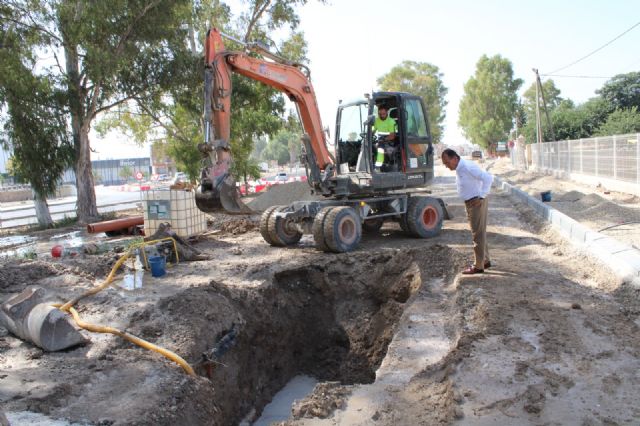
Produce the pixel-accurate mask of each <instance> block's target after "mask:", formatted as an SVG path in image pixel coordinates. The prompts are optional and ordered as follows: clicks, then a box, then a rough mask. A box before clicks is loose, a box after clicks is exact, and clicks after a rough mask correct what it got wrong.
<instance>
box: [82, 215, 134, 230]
mask: <svg viewBox="0 0 640 426" xmlns="http://www.w3.org/2000/svg"><path fill="white" fill-rule="evenodd" d="M139 225H144V217H142V216H135V217H128V218H124V219H115V220H105V221H104V222H96V223H90V224H88V225H87V232H88V233H90V234H95V233H98V232H111V231H120V230H130V229H135V227H136V226H139Z"/></svg>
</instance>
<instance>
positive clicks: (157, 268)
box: [149, 256, 167, 278]
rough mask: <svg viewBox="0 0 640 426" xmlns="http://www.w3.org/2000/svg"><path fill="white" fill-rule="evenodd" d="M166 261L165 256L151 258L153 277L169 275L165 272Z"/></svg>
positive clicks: (150, 265) (150, 264)
mask: <svg viewBox="0 0 640 426" xmlns="http://www.w3.org/2000/svg"><path fill="white" fill-rule="evenodd" d="M165 266H166V259H165V257H164V256H149V267H150V268H151V276H153V277H156V278H157V277H161V276H163V275H164V274H166V273H167V271H166V270H165Z"/></svg>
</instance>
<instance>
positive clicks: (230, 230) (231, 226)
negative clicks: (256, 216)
mask: <svg viewBox="0 0 640 426" xmlns="http://www.w3.org/2000/svg"><path fill="white" fill-rule="evenodd" d="M257 227H258V221H257V220H253V219H252V218H242V219H236V220H230V221H228V222H224V223H222V224H220V227H219V228H218V229H220V231H221V232H223V233H225V234H233V235H238V234H244V233H247V232H249V231H253V230H254V229H256V228H257Z"/></svg>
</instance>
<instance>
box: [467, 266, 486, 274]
mask: <svg viewBox="0 0 640 426" xmlns="http://www.w3.org/2000/svg"><path fill="white" fill-rule="evenodd" d="M483 272H484V269H478V268H476V267H475V266H469V267H468V268H467V269H465V270H464V271H462V273H463V274H464V275H473V274H482V273H483Z"/></svg>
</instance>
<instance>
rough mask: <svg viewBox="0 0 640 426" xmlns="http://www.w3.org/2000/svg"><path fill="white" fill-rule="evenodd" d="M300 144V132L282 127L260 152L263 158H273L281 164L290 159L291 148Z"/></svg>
mask: <svg viewBox="0 0 640 426" xmlns="http://www.w3.org/2000/svg"><path fill="white" fill-rule="evenodd" d="M299 145H300V133H298V132H295V131H292V130H286V129H282V130H280V131H279V132H278V133H276V135H275V136H274V137H273V138H272V139H271V140H270V141H269V142H268V143H267V146H266V148H265V149H264V151H263V152H262V158H264V159H265V160H275V161H277V162H278V165H280V166H282V165H284V164H287V163H289V161H290V160H291V154H290V152H291V150H292V149H295V147H297V146H299Z"/></svg>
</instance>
